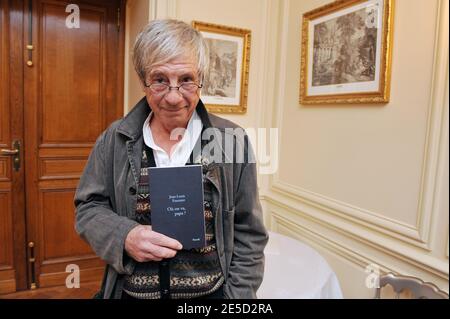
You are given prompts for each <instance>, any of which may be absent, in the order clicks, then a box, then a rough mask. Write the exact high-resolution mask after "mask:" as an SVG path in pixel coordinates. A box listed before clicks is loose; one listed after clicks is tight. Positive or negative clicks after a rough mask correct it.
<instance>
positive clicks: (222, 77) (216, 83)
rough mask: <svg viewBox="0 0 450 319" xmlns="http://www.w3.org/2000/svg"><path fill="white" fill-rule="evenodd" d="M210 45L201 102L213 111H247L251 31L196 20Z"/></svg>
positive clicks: (197, 26) (240, 112)
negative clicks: (207, 68)
mask: <svg viewBox="0 0 450 319" xmlns="http://www.w3.org/2000/svg"><path fill="white" fill-rule="evenodd" d="M192 26H193V27H194V28H195V29H196V30H199V31H200V32H201V33H202V35H203V37H204V38H205V40H206V42H207V43H208V46H209V70H208V72H207V73H206V74H205V76H204V79H203V88H202V96H201V98H202V101H203V103H204V104H205V106H206V108H207V109H208V111H210V112H215V113H238V114H243V113H245V112H246V111H247V97H248V76H249V67H250V43H251V31H250V30H246V29H240V28H235V27H229V26H223V25H218V24H212V23H206V22H199V21H193V22H192Z"/></svg>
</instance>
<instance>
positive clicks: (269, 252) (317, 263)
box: [257, 232, 342, 299]
mask: <svg viewBox="0 0 450 319" xmlns="http://www.w3.org/2000/svg"><path fill="white" fill-rule="evenodd" d="M264 253H265V255H266V266H265V272H264V279H263V282H262V284H261V287H260V288H259V290H258V292H257V296H258V298H263V299H264V298H267V299H340V298H342V292H341V288H340V286H339V281H338V280H337V278H336V275H335V273H334V272H333V270H332V269H331V268H330V266H329V265H328V263H327V262H326V261H325V259H324V258H323V257H322V256H320V255H319V253H317V251H315V250H314V249H312V248H311V247H309V246H308V245H305V244H303V243H301V242H299V241H298V240H295V239H292V238H290V237H287V236H284V235H281V234H278V233H273V232H269V243H268V244H267V246H266V249H265V250H264Z"/></svg>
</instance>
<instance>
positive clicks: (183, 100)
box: [144, 56, 200, 132]
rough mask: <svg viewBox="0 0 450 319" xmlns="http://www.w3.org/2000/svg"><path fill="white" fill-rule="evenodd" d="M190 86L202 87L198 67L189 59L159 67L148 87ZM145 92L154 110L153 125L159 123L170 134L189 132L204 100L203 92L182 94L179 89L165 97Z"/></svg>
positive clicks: (152, 92)
mask: <svg viewBox="0 0 450 319" xmlns="http://www.w3.org/2000/svg"><path fill="white" fill-rule="evenodd" d="M186 82H194V83H196V84H199V78H198V70H197V65H196V64H195V63H194V61H193V59H191V58H190V57H186V56H183V57H179V58H176V59H174V60H172V61H170V62H168V63H165V64H163V65H160V66H155V67H154V68H152V70H151V72H150V74H148V75H147V79H146V85H151V84H155V83H165V84H168V85H170V86H172V87H174V86H180V85H181V84H183V83H186ZM144 91H145V93H146V97H147V102H148V104H149V105H150V106H151V108H152V110H153V119H152V121H158V124H160V125H162V126H163V127H164V128H165V129H166V130H168V131H169V132H170V131H172V130H173V129H175V128H186V126H187V123H188V122H189V119H190V118H191V115H192V113H193V112H194V111H195V107H196V106H197V103H198V101H199V99H200V97H199V93H200V90H199V89H196V90H195V91H193V92H186V91H184V92H183V93H182V92H180V91H179V90H177V89H176V88H171V89H170V91H169V92H167V93H166V94H164V93H157V92H154V91H152V89H151V88H148V87H147V88H145V89H144Z"/></svg>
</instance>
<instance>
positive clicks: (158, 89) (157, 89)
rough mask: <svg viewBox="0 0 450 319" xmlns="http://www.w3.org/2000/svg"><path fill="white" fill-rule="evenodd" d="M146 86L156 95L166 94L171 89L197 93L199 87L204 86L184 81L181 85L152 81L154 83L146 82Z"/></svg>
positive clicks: (182, 92)
mask: <svg viewBox="0 0 450 319" xmlns="http://www.w3.org/2000/svg"><path fill="white" fill-rule="evenodd" d="M144 85H145V87H148V88H149V89H150V91H151V92H152V93H153V94H155V95H166V94H168V93H169V91H170V90H171V89H177V90H178V91H179V92H180V93H181V94H183V95H186V94H192V93H195V92H196V91H197V90H198V89H201V88H202V87H203V85H202V84H197V83H194V82H184V83H181V84H180V85H179V86H170V85H169V84H166V83H152V84H149V85H147V84H144Z"/></svg>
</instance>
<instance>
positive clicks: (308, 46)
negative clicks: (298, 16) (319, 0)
mask: <svg viewBox="0 0 450 319" xmlns="http://www.w3.org/2000/svg"><path fill="white" fill-rule="evenodd" d="M393 19H394V0H339V1H335V2H333V3H330V4H328V5H325V6H322V7H319V8H317V9H315V10H312V11H309V12H306V13H305V14H303V23H302V41H301V52H302V53H301V71H300V104H313V105H317V104H352V103H353V104H354V103H357V104H365V103H388V102H389V98H390V83H391V60H392V41H393V40H392V39H393Z"/></svg>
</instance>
